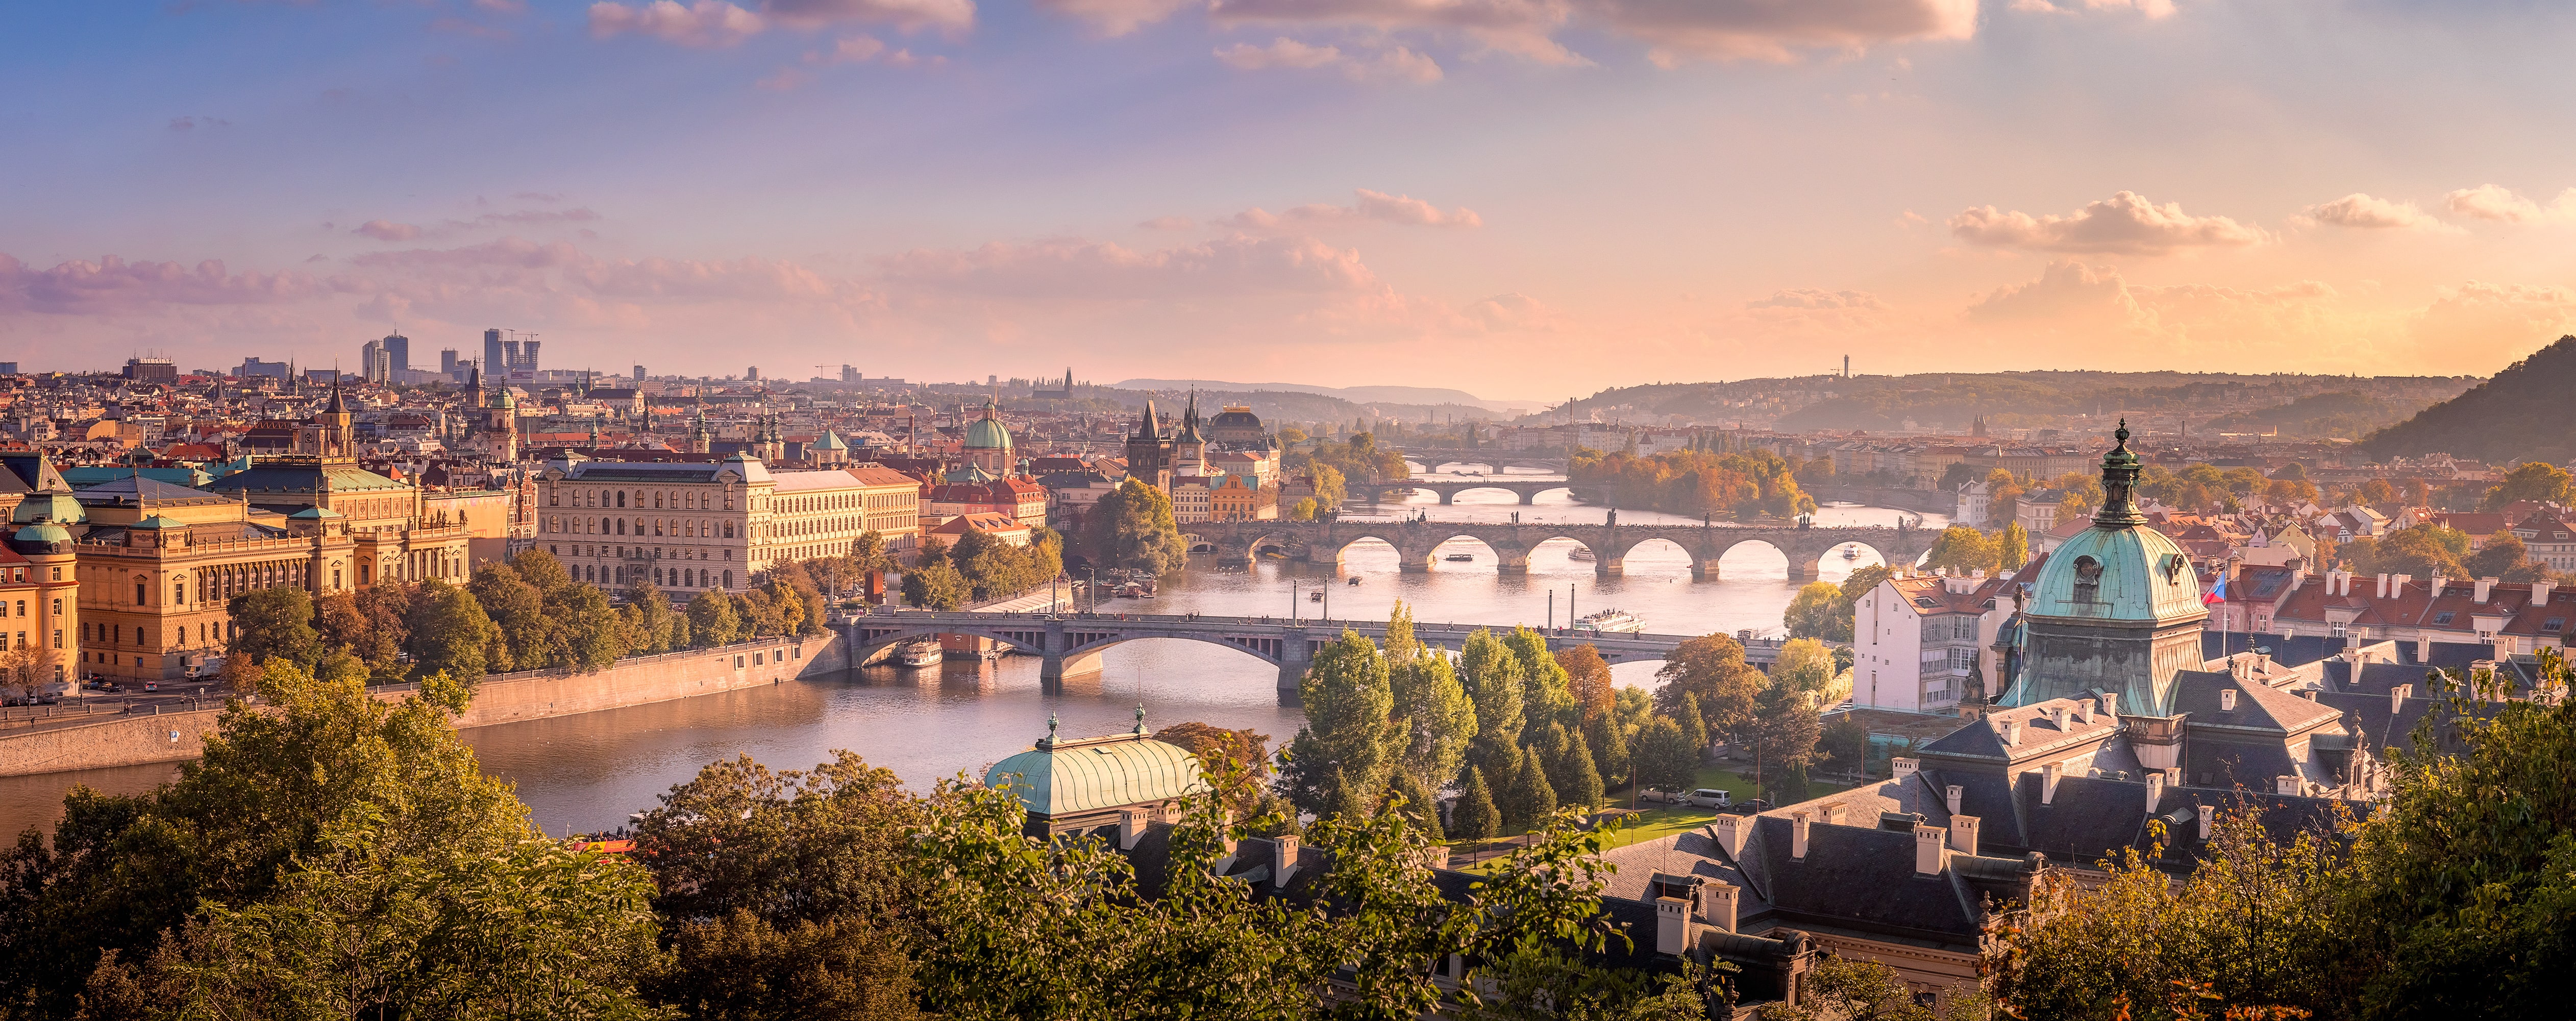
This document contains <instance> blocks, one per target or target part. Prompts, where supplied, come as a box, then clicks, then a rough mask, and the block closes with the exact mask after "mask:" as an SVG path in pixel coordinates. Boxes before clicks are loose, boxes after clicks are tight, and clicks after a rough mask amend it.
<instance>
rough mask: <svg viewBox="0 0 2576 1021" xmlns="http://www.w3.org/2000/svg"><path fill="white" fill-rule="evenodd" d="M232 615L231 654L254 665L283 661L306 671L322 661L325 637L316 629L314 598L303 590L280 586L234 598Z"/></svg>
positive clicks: (228, 649) (253, 591)
mask: <svg viewBox="0 0 2576 1021" xmlns="http://www.w3.org/2000/svg"><path fill="white" fill-rule="evenodd" d="M225 608H226V609H227V610H228V611H229V612H230V613H231V614H232V634H231V636H230V637H229V639H228V642H227V645H228V648H227V654H228V655H231V656H236V657H242V658H245V659H247V660H249V661H250V662H251V663H253V664H265V663H267V662H268V661H269V660H272V659H282V660H285V661H287V662H289V663H293V664H295V665H297V666H299V667H303V668H305V669H308V670H309V669H311V668H312V667H313V664H315V663H318V662H320V661H321V659H322V635H321V633H320V632H318V631H315V630H314V629H313V597H311V596H309V595H306V594H305V593H304V590H303V589H300V588H291V587H288V586H283V585H281V586H278V587H276V588H264V589H252V590H251V591H248V592H244V593H242V594H241V595H237V596H234V597H233V598H232V600H231V602H229V603H227V604H226V607H225Z"/></svg>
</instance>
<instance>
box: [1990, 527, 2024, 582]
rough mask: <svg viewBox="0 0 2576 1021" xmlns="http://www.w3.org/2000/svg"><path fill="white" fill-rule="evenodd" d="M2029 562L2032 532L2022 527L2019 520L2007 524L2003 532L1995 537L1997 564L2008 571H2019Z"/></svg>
mask: <svg viewBox="0 0 2576 1021" xmlns="http://www.w3.org/2000/svg"><path fill="white" fill-rule="evenodd" d="M2029 562H2030V533H2029V532H2027V531H2025V530H2023V529H2022V527H2021V522H2019V521H2015V522H2012V523H2011V524H2007V525H2005V526H2004V530H2003V534H2001V535H1999V536H1997V537H1996V538H1995V564H1996V566H1997V567H2000V568H2001V569H2003V570H2006V571H2017V570H2020V569H2021V565H2023V564H2027V563H2029Z"/></svg>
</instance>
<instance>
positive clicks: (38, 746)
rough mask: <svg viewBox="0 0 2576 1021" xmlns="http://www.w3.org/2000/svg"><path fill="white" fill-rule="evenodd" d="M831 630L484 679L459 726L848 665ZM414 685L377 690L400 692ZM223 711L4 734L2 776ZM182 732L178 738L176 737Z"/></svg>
mask: <svg viewBox="0 0 2576 1021" xmlns="http://www.w3.org/2000/svg"><path fill="white" fill-rule="evenodd" d="M849 667H850V664H849V663H848V661H847V648H846V646H845V645H844V644H843V643H842V641H841V639H840V636H839V635H837V634H834V633H831V632H825V633H823V634H820V635H808V636H804V637H800V638H796V639H786V640H774V641H760V642H746V643H743V644H740V645H729V646H726V647H724V648H721V649H697V650H692V651H689V652H674V653H668V654H664V655H660V656H639V657H636V658H633V659H626V660H620V661H618V663H617V665H616V666H613V667H610V668H608V669H606V670H602V671H599V672H597V673H588V674H575V673H562V672H556V671H532V672H529V673H521V674H497V675H494V676H490V677H486V678H484V679H483V683H482V684H480V685H478V686H476V688H475V690H474V703H473V705H471V706H469V707H468V708H467V709H466V711H465V715H464V716H463V717H461V718H459V719H458V720H457V721H456V725H457V727H458V728H459V729H463V728H468V727H488V726H491V725H493V724H497V723H517V722H521V721H524V720H542V719H546V718H549V717H555V716H572V715H576V714H579V713H589V712H598V711H600V710H603V709H620V708H624V707H626V706H635V705H648V704H651V703H654V702H669V701H672V700H675V699H683V698H693V697H695V696H698V695H713V694H717V693H720V692H726V691H734V690H738V689H742V688H756V687H766V686H768V685H772V684H783V683H785V682H787V681H790V680H795V679H798V678H805V677H816V676H822V675H825V674H833V673H839V672H841V671H843V670H847V669H849ZM408 688H409V686H408V685H405V686H403V688H402V689H396V690H389V691H385V692H382V693H380V695H379V696H378V697H381V698H402V697H405V696H406V695H407V694H408V693H409V692H408V690H407V689H408ZM219 714H220V711H219V710H213V709H207V710H198V711H195V712H168V711H164V712H162V713H161V714H159V715H157V716H156V715H150V714H134V715H126V716H115V717H108V718H105V719H102V720H100V721H99V722H96V723H84V724H79V725H76V726H69V727H61V728H57V729H52V730H39V731H20V732H16V733H11V734H5V735H0V776H28V775H33V774H37V773H61V772H68V771H71V770H76V769H100V768H104V767H108V766H134V765H142V764H146V763H153V762H180V761H184V760H187V759H193V758H196V757H197V756H198V755H199V754H200V753H202V752H203V750H204V746H205V735H206V734H207V732H209V731H212V730H213V729H214V727H215V719H216V717H217V716H218V715H219ZM174 732H175V734H176V737H173V734H174Z"/></svg>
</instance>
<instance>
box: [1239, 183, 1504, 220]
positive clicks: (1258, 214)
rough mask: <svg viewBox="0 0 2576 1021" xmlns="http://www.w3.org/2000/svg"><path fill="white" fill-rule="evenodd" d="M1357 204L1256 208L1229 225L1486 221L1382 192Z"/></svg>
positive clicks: (1364, 195) (1362, 196)
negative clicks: (1284, 209)
mask: <svg viewBox="0 0 2576 1021" xmlns="http://www.w3.org/2000/svg"><path fill="white" fill-rule="evenodd" d="M1355 194H1356V195H1357V196H1358V198H1357V200H1356V201H1354V202H1352V203H1351V204H1350V205H1347V206H1336V205H1332V204H1329V203H1321V202H1318V203H1313V204H1309V205H1303V206H1297V207H1295V208H1292V209H1290V210H1288V211H1287V212H1284V213H1273V212H1271V211H1269V210H1266V209H1262V208H1260V207H1258V206H1255V207H1253V208H1251V209H1247V210H1244V211H1243V212H1240V213H1237V214H1235V215H1234V216H1233V217H1231V218H1230V219H1228V220H1227V221H1226V222H1227V223H1229V224H1231V225H1233V226H1236V227H1240V228H1244V229H1246V230H1277V229H1279V228H1281V227H1283V226H1311V225H1319V224H1331V223H1352V222H1359V221H1375V222H1379V223H1393V224H1401V225H1404V226H1408V227H1470V228H1472V227H1482V226H1484V225H1485V219H1484V217H1481V216H1478V215H1476V211H1475V210H1473V209H1467V208H1464V207H1461V208H1458V209H1454V210H1446V211H1444V210H1442V209H1441V208H1440V207H1438V206H1435V205H1432V204H1431V203H1428V202H1425V201H1422V200H1421V199H1417V198H1414V197H1413V196H1410V195H1389V194H1387V193H1385V192H1382V191H1370V190H1368V189H1366V188H1361V189H1358V190H1357V191H1356V192H1355Z"/></svg>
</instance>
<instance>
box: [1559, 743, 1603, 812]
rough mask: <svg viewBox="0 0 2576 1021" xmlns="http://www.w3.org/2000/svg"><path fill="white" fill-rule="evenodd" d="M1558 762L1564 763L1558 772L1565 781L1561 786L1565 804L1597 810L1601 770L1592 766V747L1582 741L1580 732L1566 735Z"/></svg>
mask: <svg viewBox="0 0 2576 1021" xmlns="http://www.w3.org/2000/svg"><path fill="white" fill-rule="evenodd" d="M1558 761H1560V762H1562V763H1564V765H1563V766H1561V767H1560V768H1559V770H1558V771H1559V772H1561V773H1563V774H1565V777H1566V781H1567V782H1566V783H1565V784H1563V785H1562V788H1563V792H1564V798H1565V803H1566V804H1568V805H1572V806H1576V807H1579V808H1584V809H1589V810H1598V809H1599V808H1600V807H1601V803H1602V794H1603V785H1602V783H1601V770H1600V769H1599V767H1597V766H1595V765H1594V764H1593V761H1592V745H1591V743H1590V742H1588V741H1585V740H1584V739H1583V732H1582V731H1580V730H1576V731H1572V732H1570V733H1568V734H1567V735H1566V748H1565V751H1564V753H1563V755H1562V757H1561V758H1560V759H1559V760H1558Z"/></svg>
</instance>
